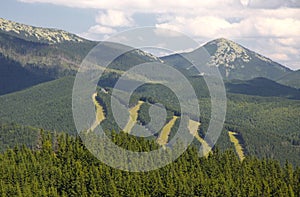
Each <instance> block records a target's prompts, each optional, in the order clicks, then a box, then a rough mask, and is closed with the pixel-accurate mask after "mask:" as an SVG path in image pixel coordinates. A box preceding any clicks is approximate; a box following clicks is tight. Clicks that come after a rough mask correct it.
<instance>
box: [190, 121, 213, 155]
mask: <svg viewBox="0 0 300 197" xmlns="http://www.w3.org/2000/svg"><path fill="white" fill-rule="evenodd" d="M200 125H201V124H200V122H197V121H194V120H191V119H189V124H188V129H189V131H190V133H191V134H192V135H193V136H194V137H195V138H196V139H197V140H198V141H199V142H200V143H201V145H202V151H203V155H207V154H208V153H209V152H210V151H211V149H212V148H211V147H210V146H209V145H208V143H207V142H206V141H205V140H204V139H202V138H201V137H200V136H199V134H198V129H199V127H200Z"/></svg>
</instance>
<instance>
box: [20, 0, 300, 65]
mask: <svg viewBox="0 0 300 197" xmlns="http://www.w3.org/2000/svg"><path fill="white" fill-rule="evenodd" d="M20 1H22V2H26V3H37V2H38V3H51V4H56V5H61V6H68V7H77V8H93V9H98V10H99V13H98V14H97V16H95V25H94V26H92V27H90V28H89V29H88V30H87V31H86V32H85V33H82V34H81V35H83V36H85V37H88V38H93V39H97V38H101V37H102V38H103V37H105V36H108V35H110V34H113V33H116V32H118V31H120V30H124V29H126V28H128V27H136V26H142V25H153V26H157V27H164V28H169V29H172V30H177V31H180V32H184V33H186V34H188V35H190V36H192V37H193V38H195V39H198V40H205V41H209V40H211V39H215V38H219V37H225V38H229V39H232V40H234V41H238V42H239V43H241V44H243V45H244V46H246V47H249V48H250V49H252V50H256V51H258V52H260V53H262V54H263V55H266V56H268V57H270V58H273V59H274V60H275V61H279V62H280V63H282V64H284V65H287V66H289V67H291V68H293V69H300V39H299V36H300V1H299V0H214V1H209V0H193V1H186V0H173V1H162V0H123V1H119V0H109V1H108V0H89V1H81V0H20ZM140 14H148V15H150V16H152V18H153V20H152V21H154V22H153V23H151V24H143V20H141V19H140V18H139V19H138V18H137V17H138V16H139V15H140ZM137 21H142V22H139V23H138V22H137ZM145 23H146V22H145ZM99 35H100V36H99Z"/></svg>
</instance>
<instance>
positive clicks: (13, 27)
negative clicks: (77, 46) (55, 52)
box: [0, 18, 86, 44]
mask: <svg viewBox="0 0 300 197" xmlns="http://www.w3.org/2000/svg"><path fill="white" fill-rule="evenodd" d="M0 31H1V32H5V33H7V34H9V35H12V36H14V37H17V38H20V39H23V40H27V41H32V42H39V43H45V44H57V43H64V42H85V41H86V40H85V39H83V38H80V37H78V36H76V35H75V34H71V33H68V32H66V31H63V30H58V29H50V28H40V27H33V26H29V25H24V24H21V23H16V22H13V21H9V20H5V19H3V18H0Z"/></svg>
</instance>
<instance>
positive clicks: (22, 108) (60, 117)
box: [0, 77, 76, 134]
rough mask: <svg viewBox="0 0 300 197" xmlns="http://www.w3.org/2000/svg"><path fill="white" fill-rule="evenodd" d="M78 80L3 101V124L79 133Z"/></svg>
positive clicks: (0, 106) (43, 86)
mask: <svg viewBox="0 0 300 197" xmlns="http://www.w3.org/2000/svg"><path fill="white" fill-rule="evenodd" d="M73 82H74V78H72V77H66V78H62V79H58V80H55V81H50V82H46V83H43V84H40V85H37V86H34V87H32V88H29V89H26V90H23V91H20V92H16V93H12V94H7V95H4V96H1V97H0V122H3V123H16V124H19V125H27V126H33V127H36V128H43V129H45V130H52V131H69V132H71V133H73V134H74V133H75V132H76V130H75V125H74V123H73V115H72V86H73Z"/></svg>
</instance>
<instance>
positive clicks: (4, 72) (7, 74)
mask: <svg viewBox="0 0 300 197" xmlns="http://www.w3.org/2000/svg"><path fill="white" fill-rule="evenodd" d="M51 79H52V78H51V77H49V76H43V75H38V74H35V73H32V72H30V70H27V69H26V68H24V67H23V66H22V65H21V64H20V63H18V62H15V61H13V60H11V59H9V58H7V57H4V56H3V55H2V54H1V53H0V95H3V94H7V93H11V92H15V91H18V90H22V89H24V88H27V87H30V86H33V85H36V84H39V83H41V82H45V81H49V80H51Z"/></svg>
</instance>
